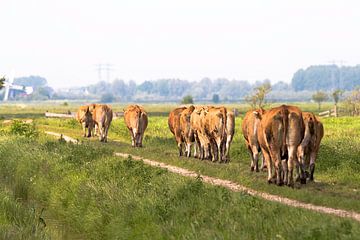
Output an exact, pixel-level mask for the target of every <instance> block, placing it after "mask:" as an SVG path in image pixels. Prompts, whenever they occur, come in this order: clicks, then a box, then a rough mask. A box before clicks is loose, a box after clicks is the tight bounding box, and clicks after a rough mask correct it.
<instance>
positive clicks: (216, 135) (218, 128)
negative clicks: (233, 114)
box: [200, 107, 227, 162]
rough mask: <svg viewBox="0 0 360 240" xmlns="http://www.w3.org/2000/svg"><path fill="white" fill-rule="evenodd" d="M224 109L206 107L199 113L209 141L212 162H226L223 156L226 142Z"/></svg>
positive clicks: (225, 112)
mask: <svg viewBox="0 0 360 240" xmlns="http://www.w3.org/2000/svg"><path fill="white" fill-rule="evenodd" d="M226 114H227V110H226V108H225V107H208V108H206V109H205V111H203V112H202V113H201V115H200V116H202V117H203V118H204V121H205V122H204V127H205V133H206V135H207V136H208V137H209V139H210V144H211V151H212V161H213V162H216V161H218V160H219V161H220V162H222V161H226V159H225V156H224V152H225V151H224V150H223V148H224V142H225V141H226V132H225V131H226Z"/></svg>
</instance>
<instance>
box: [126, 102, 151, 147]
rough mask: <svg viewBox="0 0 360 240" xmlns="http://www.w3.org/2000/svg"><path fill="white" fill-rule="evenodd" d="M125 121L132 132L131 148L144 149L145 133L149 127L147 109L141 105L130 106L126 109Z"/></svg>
mask: <svg viewBox="0 0 360 240" xmlns="http://www.w3.org/2000/svg"><path fill="white" fill-rule="evenodd" d="M124 120H125V124H126V127H127V128H128V129H129V131H130V135H131V146H133V147H142V140H143V137H144V132H145V130H146V128H147V125H148V117H147V113H146V111H145V109H144V108H143V107H141V106H139V105H130V106H128V107H127V108H125V109H124Z"/></svg>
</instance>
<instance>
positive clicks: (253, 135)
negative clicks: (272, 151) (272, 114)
mask: <svg viewBox="0 0 360 240" xmlns="http://www.w3.org/2000/svg"><path fill="white" fill-rule="evenodd" d="M264 113H265V110H264V109H262V108H260V109H255V110H250V111H248V112H247V113H246V114H245V117H244V120H243V122H242V125H241V128H242V132H243V135H244V138H245V144H246V147H247V149H248V150H249V152H250V157H251V165H250V170H251V171H254V170H255V171H256V172H259V164H258V161H259V154H260V152H261V148H260V144H259V142H258V137H257V129H258V127H259V124H260V121H261V118H262V115H263V114H264ZM264 162H265V161H264V157H262V164H261V169H263V168H264V167H265V164H264Z"/></svg>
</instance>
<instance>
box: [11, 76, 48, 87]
mask: <svg viewBox="0 0 360 240" xmlns="http://www.w3.org/2000/svg"><path fill="white" fill-rule="evenodd" d="M14 84H17V85H22V86H26V87H34V88H35V89H36V88H39V87H44V86H46V85H47V80H46V79H45V78H43V77H40V76H29V77H20V78H15V79H14Z"/></svg>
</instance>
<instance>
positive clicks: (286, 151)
mask: <svg viewBox="0 0 360 240" xmlns="http://www.w3.org/2000/svg"><path fill="white" fill-rule="evenodd" d="M257 136H258V141H259V143H260V147H261V151H262V153H263V155H264V157H265V160H266V163H267V167H268V182H269V183H271V181H272V177H273V176H272V166H273V165H274V167H275V177H276V183H277V184H278V185H282V184H283V183H285V184H287V185H289V186H293V185H294V179H293V170H294V166H297V165H298V160H297V148H298V146H299V145H300V143H301V141H302V139H303V136H304V122H303V119H302V112H301V110H300V109H299V108H297V107H294V106H286V105H282V106H280V107H276V108H273V109H271V110H269V111H267V112H266V113H265V114H264V115H263V116H262V120H261V122H260V126H259V128H258V132H257ZM284 158H285V159H287V162H286V160H284V161H281V160H282V159H284ZM282 170H283V173H282ZM303 178H304V173H303V172H302V173H301V179H303ZM302 182H303V180H302Z"/></svg>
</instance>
